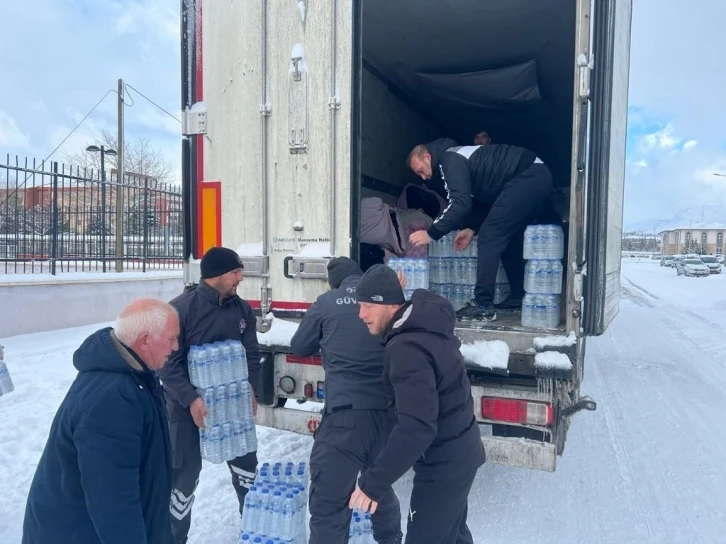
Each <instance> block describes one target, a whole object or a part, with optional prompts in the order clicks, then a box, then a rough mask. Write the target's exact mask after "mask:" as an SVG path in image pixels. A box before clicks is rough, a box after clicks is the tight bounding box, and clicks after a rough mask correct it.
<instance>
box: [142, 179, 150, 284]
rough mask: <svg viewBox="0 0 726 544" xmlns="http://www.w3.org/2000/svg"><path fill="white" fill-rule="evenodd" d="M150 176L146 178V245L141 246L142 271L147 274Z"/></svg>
mask: <svg viewBox="0 0 726 544" xmlns="http://www.w3.org/2000/svg"><path fill="white" fill-rule="evenodd" d="M148 246H149V176H145V177H144V243H143V244H142V245H141V247H142V250H141V251H142V254H141V271H142V272H146V256H147V254H148V251H149V248H148Z"/></svg>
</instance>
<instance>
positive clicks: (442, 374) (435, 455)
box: [349, 264, 486, 544]
mask: <svg viewBox="0 0 726 544" xmlns="http://www.w3.org/2000/svg"><path fill="white" fill-rule="evenodd" d="M356 297H357V299H358V305H359V307H360V311H359V316H360V318H361V319H362V320H363V321H364V322H365V324H366V326H367V327H368V331H369V332H370V334H371V335H373V336H375V337H376V338H379V337H382V340H383V345H384V367H383V386H384V388H385V391H386V394H387V395H388V399H389V404H390V405H391V406H392V407H393V409H394V410H395V415H396V421H395V425H394V427H393V430H392V431H391V433H390V436H389V437H388V440H387V441H386V443H385V446H384V447H383V449H382V450H381V451H380V453H378V455H377V456H375V458H374V459H373V462H372V463H371V465H370V466H368V467H367V468H366V469H365V470H364V471H363V473H362V474H361V476H360V478H359V479H358V487H357V489H356V490H355V491H354V492H353V495H352V496H351V498H350V502H349V506H350V508H359V509H360V510H362V511H370V512H373V513H375V512H376V511H377V509H378V506H379V503H380V501H382V500H385V498H386V496H387V495H386V494H387V493H388V490H389V489H390V487H391V485H393V483H394V482H395V481H396V480H398V479H399V478H400V477H401V476H403V475H404V474H405V473H406V472H407V471H408V470H409V469H410V468H412V467H413V471H414V479H413V491H412V492H411V503H410V507H409V513H408V523H407V532H406V543H407V544H467V543H473V542H474V541H473V539H472V535H471V532H470V531H469V528H468V527H467V524H466V516H467V508H468V497H469V490H470V489H471V487H472V484H473V483H474V478H475V476H476V473H477V471H478V470H479V467H480V466H481V465H483V464H484V462H485V461H486V455H485V453H484V446H483V444H482V441H481V435H480V433H479V425H478V424H477V421H476V418H475V416H474V402H473V399H472V396H471V384H470V383H469V378H468V377H467V375H466V369H465V368H464V358H463V357H462V355H461V352H460V351H459V346H460V342H459V340H458V339H457V338H456V336H454V324H455V316H454V308H453V306H452V305H451V303H450V302H449V301H447V300H446V299H444V298H442V297H440V296H438V295H434V294H433V293H430V292H428V291H427V290H425V289H417V290H415V291H414V292H413V295H412V297H411V300H410V301H409V302H406V300H405V299H404V296H403V289H402V288H401V284H400V279H399V278H398V277H397V276H396V273H395V272H394V271H393V269H391V268H389V267H387V266H385V265H381V264H378V265H375V266H372V267H371V268H370V269H368V271H366V273H365V274H363V277H362V278H361V279H360V281H359V282H358V287H357V290H356Z"/></svg>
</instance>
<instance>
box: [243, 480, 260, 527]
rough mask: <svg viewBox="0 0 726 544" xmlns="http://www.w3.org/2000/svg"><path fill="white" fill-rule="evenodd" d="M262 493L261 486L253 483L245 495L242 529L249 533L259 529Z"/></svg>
mask: <svg viewBox="0 0 726 544" xmlns="http://www.w3.org/2000/svg"><path fill="white" fill-rule="evenodd" d="M260 494H261V493H260V488H259V487H257V486H256V485H252V486H250V489H249V491H248V492H247V495H246V496H245V503H244V508H243V509H242V530H243V531H246V532H248V533H252V534H255V533H257V532H258V530H259V527H258V524H259V519H260Z"/></svg>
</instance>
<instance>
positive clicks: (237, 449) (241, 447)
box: [232, 420, 247, 457]
mask: <svg viewBox="0 0 726 544" xmlns="http://www.w3.org/2000/svg"><path fill="white" fill-rule="evenodd" d="M246 435H247V433H246V429H245V424H244V423H243V422H242V421H240V420H236V421H234V422H233V423H232V437H233V448H232V449H233V450H234V456H235V457H242V456H243V455H247V436H246Z"/></svg>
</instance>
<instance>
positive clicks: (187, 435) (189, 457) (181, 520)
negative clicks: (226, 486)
mask: <svg viewBox="0 0 726 544" xmlns="http://www.w3.org/2000/svg"><path fill="white" fill-rule="evenodd" d="M166 406H167V413H168V416H169V436H170V438H171V447H172V455H173V467H174V472H173V475H172V485H173V489H172V492H171V503H170V505H169V510H170V512H171V530H172V534H173V535H174V540H175V542H176V544H186V542H187V535H188V534H189V528H190V527H191V524H192V505H193V504H194V491H195V490H196V488H197V484H198V483H199V473H200V472H201V470H202V452H201V449H200V447H199V428H198V427H197V426H196V424H195V423H194V420H193V419H192V415H191V412H190V411H189V409H188V408H186V409H185V408H183V407H182V406H180V405H179V404H177V403H175V402H173V401H171V400H170V399H168V398H167V403H166ZM227 465H228V466H229V471H230V473H231V474H232V486H233V487H234V490H235V491H236V493H237V500H238V501H239V512H240V515H242V507H243V506H244V501H245V496H246V495H247V491H249V488H250V486H251V485H252V484H253V483H254V481H255V477H256V476H257V452H251V453H248V454H247V455H245V456H243V457H237V458H236V459H233V460H231V461H228V462H227Z"/></svg>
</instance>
